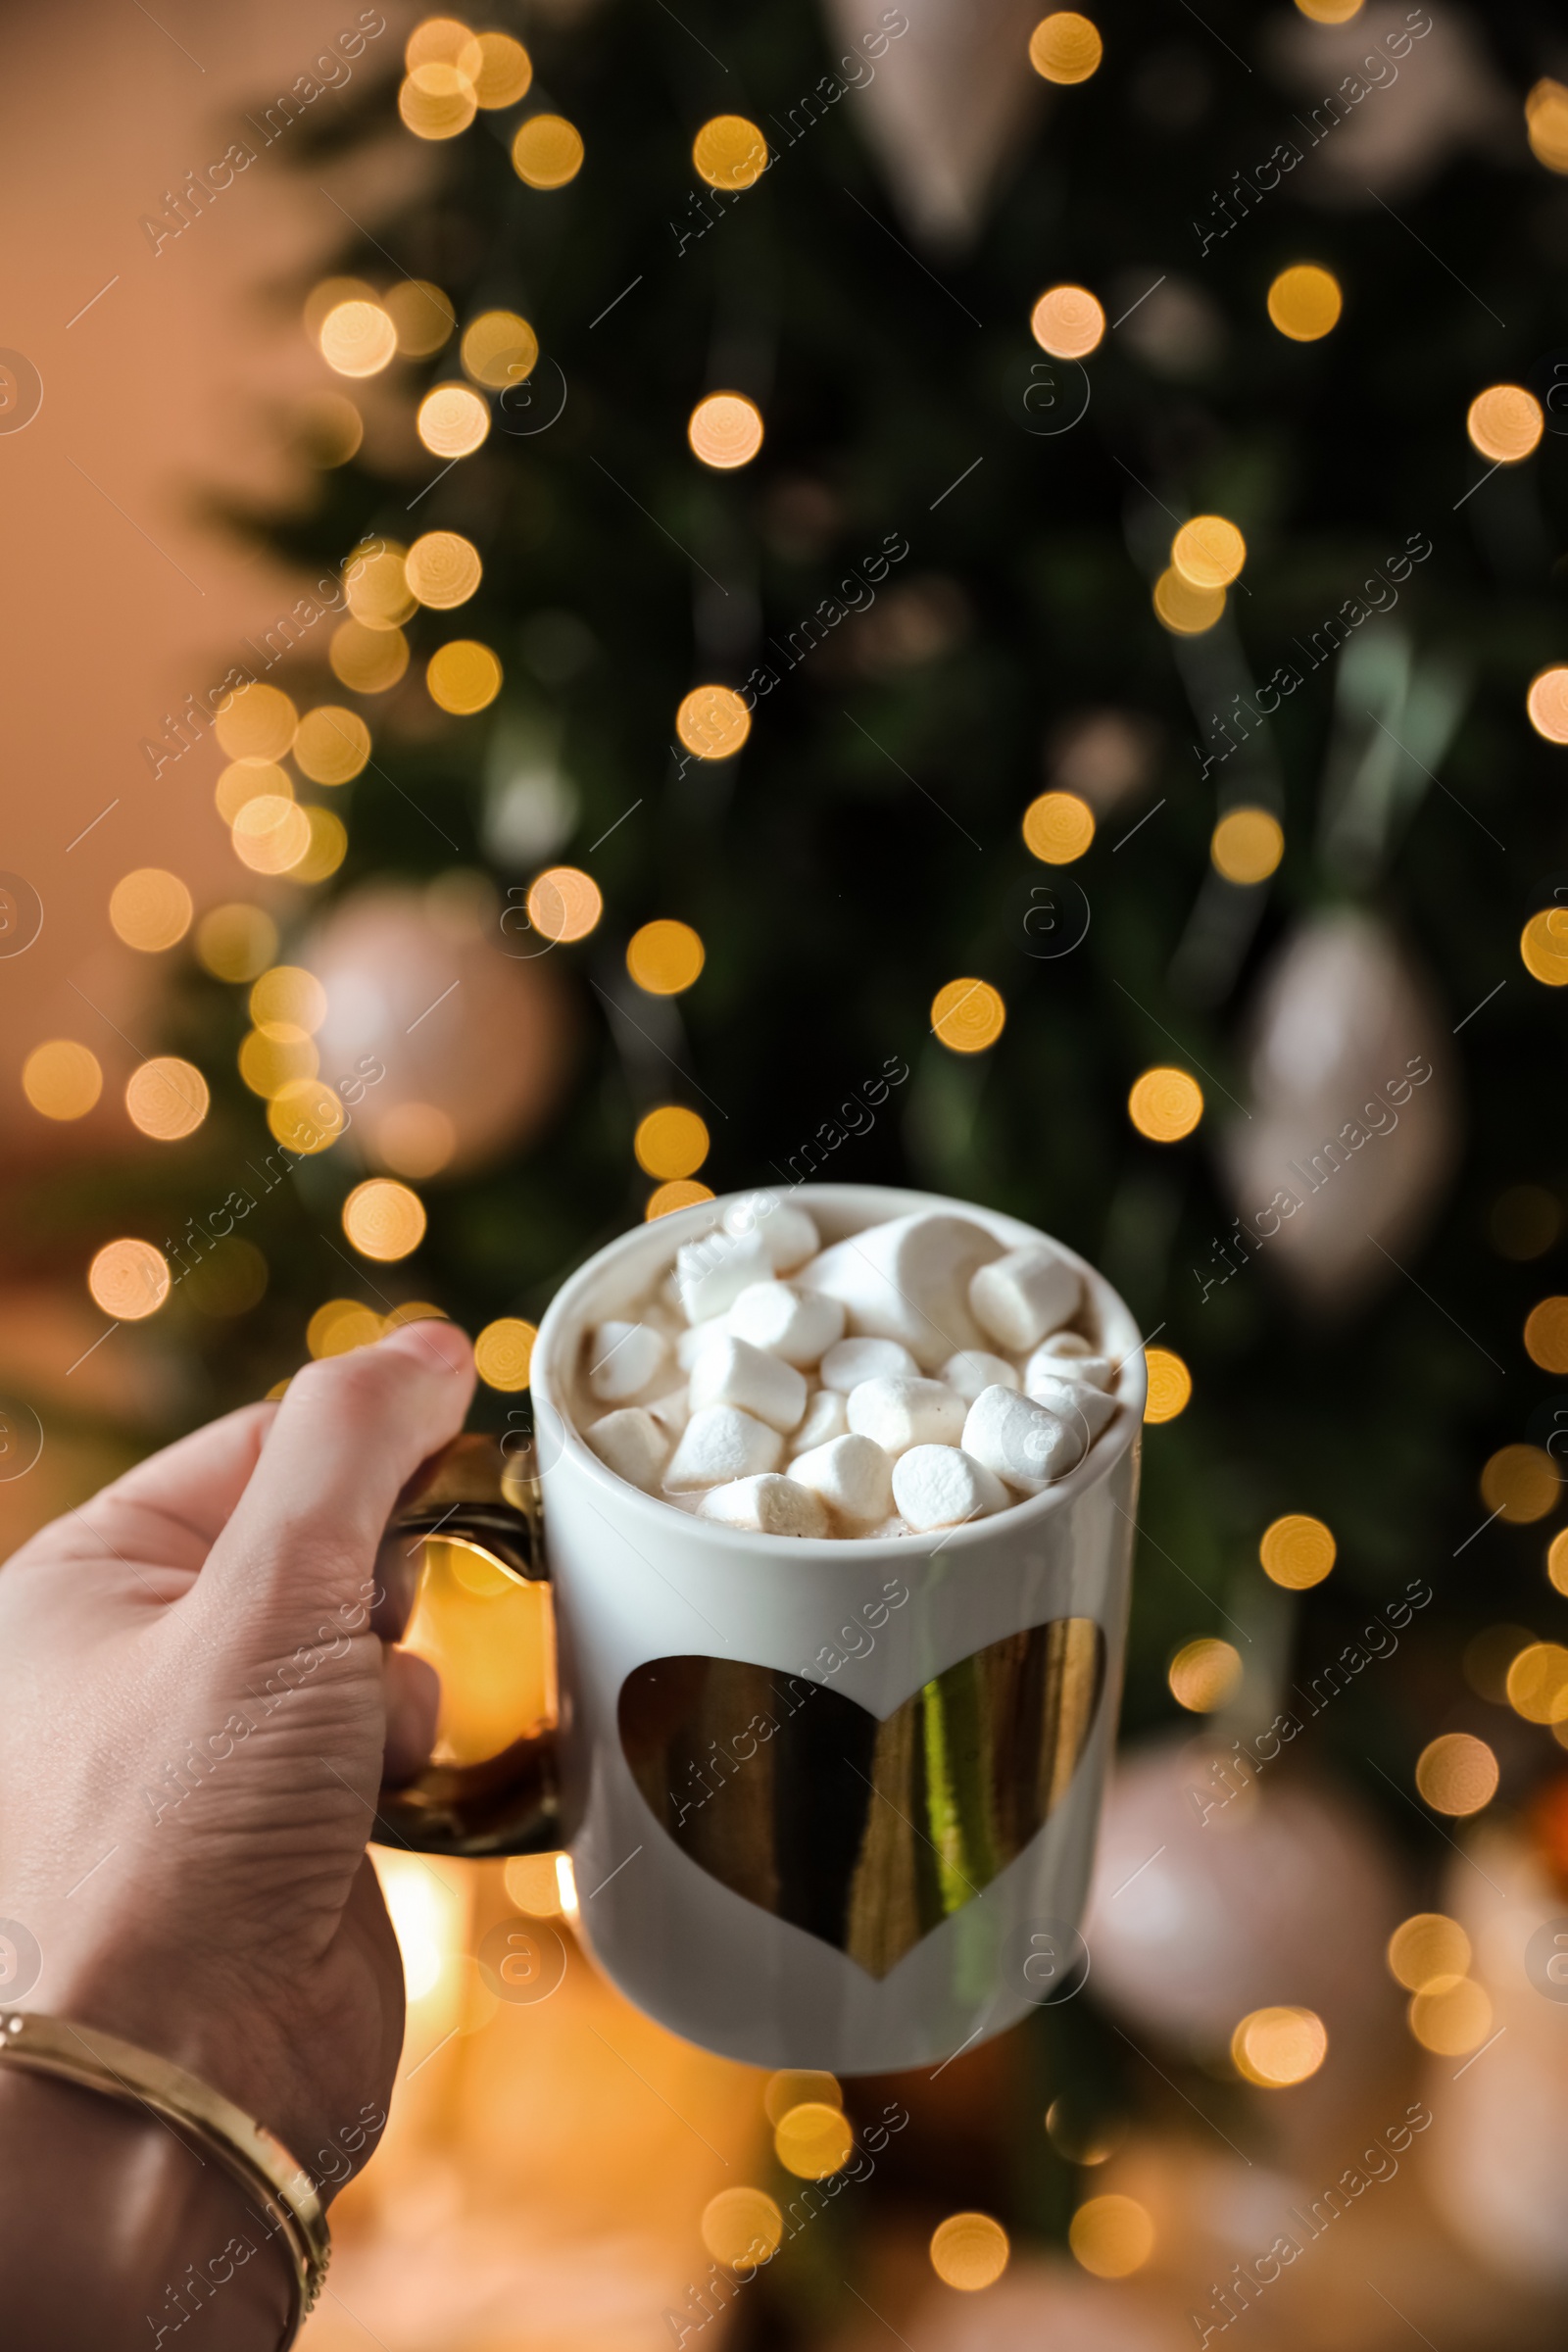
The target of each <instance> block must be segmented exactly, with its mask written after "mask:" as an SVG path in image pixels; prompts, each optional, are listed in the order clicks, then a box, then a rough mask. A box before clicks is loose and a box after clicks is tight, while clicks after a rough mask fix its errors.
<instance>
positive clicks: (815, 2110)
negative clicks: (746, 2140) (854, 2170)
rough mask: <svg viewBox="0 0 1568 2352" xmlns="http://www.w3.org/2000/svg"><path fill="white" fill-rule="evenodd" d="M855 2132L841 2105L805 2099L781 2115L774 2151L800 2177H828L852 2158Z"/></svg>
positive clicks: (783, 2164)
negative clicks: (835, 2105)
mask: <svg viewBox="0 0 1568 2352" xmlns="http://www.w3.org/2000/svg"><path fill="white" fill-rule="evenodd" d="M854 2146H855V2133H854V2131H852V2130H851V2128H850V2124H849V2120H848V2118H847V2117H846V2116H845V2115H844V2113H843V2111H842V2110H841V2109H840V2108H838V2107H832V2106H829V2105H828V2103H827V2101H826V2100H825V2099H804V2100H803V2101H802V2102H801V2104H800V2106H798V2107H791V2108H790V2109H789V2110H788V2111H787V2112H786V2113H785V2114H784V2115H782V2116H781V2117H780V2118H779V2121H778V2124H777V2125H776V2127H775V2129H774V2132H773V2153H774V2154H775V2156H777V2158H778V2160H779V2162H780V2164H781V2165H782V2166H783V2167H784V2170H785V2171H786V2172H787V2173H794V2174H795V2176H796V2178H797V2179H798V2180H827V2179H828V2177H829V2175H830V2174H833V2173H838V2172H842V2171H843V2169H844V2167H845V2166H846V2165H847V2164H848V2163H849V2161H850V2155H851V2152H852V2150H853V2149H854Z"/></svg>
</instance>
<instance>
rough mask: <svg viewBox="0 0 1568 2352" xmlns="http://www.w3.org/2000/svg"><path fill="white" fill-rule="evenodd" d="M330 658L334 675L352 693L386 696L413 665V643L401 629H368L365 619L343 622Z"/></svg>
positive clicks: (329, 649) (328, 653) (334, 634)
mask: <svg viewBox="0 0 1568 2352" xmlns="http://www.w3.org/2000/svg"><path fill="white" fill-rule="evenodd" d="M326 658H327V660H328V662H330V663H331V665H332V675H333V676H334V677H335V678H336V679H337V680H338V682H339V684H340V685H343V686H346V687H347V688H348V689H349V692H350V693H351V694H385V693H386V692H387V691H388V689H389V688H391V687H393V686H395V685H396V684H397V682H398V680H399V679H400V678H401V677H402V675H403V673H404V671H405V670H406V669H407V668H408V666H409V641H408V639H407V638H406V637H405V636H404V634H403V631H402V630H401V629H368V628H367V627H366V625H365V623H364V621H363V620H345V621H340V622H339V624H338V626H337V627H336V628H335V629H334V630H333V631H332V639H331V643H330V644H329V645H328V647H327V649H326Z"/></svg>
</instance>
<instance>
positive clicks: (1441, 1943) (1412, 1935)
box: [1388, 1911, 1470, 1992]
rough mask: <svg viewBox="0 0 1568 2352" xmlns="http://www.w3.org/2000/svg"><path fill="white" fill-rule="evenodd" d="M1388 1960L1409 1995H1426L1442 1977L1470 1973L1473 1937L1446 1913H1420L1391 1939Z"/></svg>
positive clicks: (1398, 1981) (1396, 1931) (1404, 1922)
mask: <svg viewBox="0 0 1568 2352" xmlns="http://www.w3.org/2000/svg"><path fill="white" fill-rule="evenodd" d="M1388 1960H1389V1970H1390V1974H1391V1975H1392V1976H1393V1977H1394V1979H1395V1980H1396V1982H1397V1984H1400V1985H1403V1986H1404V1988H1405V1991H1406V1992H1425V1990H1426V1989H1427V1986H1428V1985H1432V1984H1435V1983H1436V1982H1437V1980H1438V1979H1439V1978H1440V1977H1462V1976H1463V1975H1464V1974H1465V1973H1466V1971H1467V1970H1468V1969H1469V1966H1470V1938H1469V1936H1467V1935H1466V1934H1465V1932H1464V1930H1463V1928H1461V1927H1460V1925H1459V1923H1458V1921H1457V1920H1456V1919H1449V1918H1447V1917H1446V1915H1445V1914H1444V1913H1443V1912H1442V1911H1417V1912H1416V1913H1415V1915H1414V1917H1413V1918H1410V1919H1407V1920H1405V1921H1403V1922H1402V1924H1401V1925H1400V1926H1398V1927H1397V1928H1396V1929H1395V1931H1394V1934H1393V1935H1392V1936H1390V1937H1389V1950H1388Z"/></svg>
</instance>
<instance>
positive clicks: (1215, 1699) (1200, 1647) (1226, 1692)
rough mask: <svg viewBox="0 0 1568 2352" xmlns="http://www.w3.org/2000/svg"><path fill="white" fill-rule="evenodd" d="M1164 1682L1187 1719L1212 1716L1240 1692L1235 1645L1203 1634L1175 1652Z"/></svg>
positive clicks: (1239, 1656) (1239, 1653) (1239, 1662)
mask: <svg viewBox="0 0 1568 2352" xmlns="http://www.w3.org/2000/svg"><path fill="white" fill-rule="evenodd" d="M1165 1679H1166V1681H1167V1682H1168V1683H1169V1685H1170V1693H1171V1696H1172V1698H1174V1699H1175V1701H1176V1703H1177V1705H1178V1706H1182V1707H1185V1708H1186V1709H1187V1711H1188V1713H1189V1714H1190V1715H1212V1714H1214V1713H1215V1712H1216V1711H1217V1710H1218V1709H1219V1708H1220V1707H1223V1706H1224V1705H1226V1703H1227V1702H1228V1701H1229V1700H1230V1699H1231V1698H1233V1697H1234V1696H1235V1694H1236V1692H1237V1691H1239V1690H1240V1688H1241V1682H1242V1657H1241V1652H1240V1650H1238V1649H1237V1648H1236V1647H1235V1645H1234V1643H1232V1642H1221V1641H1220V1640H1219V1639H1218V1638H1217V1637H1216V1636H1214V1635H1211V1634H1205V1635H1204V1636H1203V1637H1202V1638H1201V1640H1200V1641H1197V1642H1187V1643H1185V1644H1184V1646H1183V1647H1182V1648H1180V1649H1179V1650H1178V1651H1177V1652H1176V1655H1175V1656H1174V1657H1173V1658H1172V1660H1171V1662H1170V1667H1169V1671H1168V1672H1167V1674H1166V1677H1165Z"/></svg>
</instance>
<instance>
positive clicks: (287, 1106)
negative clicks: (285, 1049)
mask: <svg viewBox="0 0 1568 2352" xmlns="http://www.w3.org/2000/svg"><path fill="white" fill-rule="evenodd" d="M267 1124H268V1126H269V1127H270V1129H271V1131H272V1134H273V1135H274V1136H275V1137H276V1139H277V1141H278V1142H279V1143H280V1144H283V1145H285V1146H286V1147H287V1149H288V1150H289V1151H290V1152H301V1153H302V1154H304V1155H306V1156H309V1155H310V1154H312V1153H314V1152H326V1151H329V1150H330V1149H331V1147H332V1145H333V1144H335V1143H336V1142H337V1139H338V1137H339V1136H340V1135H341V1134H342V1132H343V1128H344V1124H345V1120H344V1112H343V1104H342V1103H341V1101H340V1100H339V1098H338V1096H337V1095H336V1094H335V1093H334V1091H333V1089H332V1088H331V1087H329V1086H327V1085H326V1084H325V1083H324V1082H323V1081H322V1080H321V1079H319V1078H291V1079H289V1080H288V1082H287V1083H286V1085H283V1086H280V1087H279V1088H278V1090H277V1092H276V1094H275V1095H273V1096H272V1097H271V1099H270V1102H269V1103H268V1105H267Z"/></svg>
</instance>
